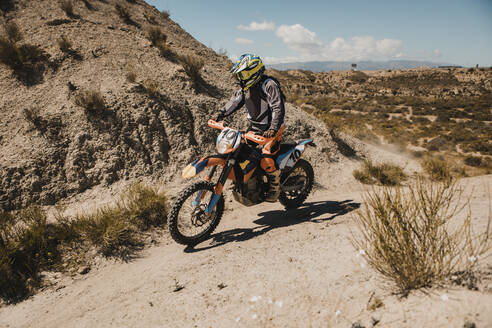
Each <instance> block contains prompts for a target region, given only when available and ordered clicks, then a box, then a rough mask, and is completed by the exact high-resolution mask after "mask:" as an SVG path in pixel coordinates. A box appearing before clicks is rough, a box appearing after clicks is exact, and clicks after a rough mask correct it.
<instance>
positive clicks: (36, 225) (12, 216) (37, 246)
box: [0, 184, 168, 302]
mask: <svg viewBox="0 0 492 328" xmlns="http://www.w3.org/2000/svg"><path fill="white" fill-rule="evenodd" d="M167 211H168V205H167V198H166V197H165V195H163V194H161V193H159V192H157V190H156V189H155V188H153V187H150V186H147V185H143V184H135V185H133V186H131V187H130V188H128V189H127V190H126V192H124V193H123V194H122V196H121V198H120V200H119V201H118V202H117V203H116V204H115V205H114V206H106V207H104V208H101V209H98V210H97V211H95V212H94V213H92V214H81V215H77V216H76V217H73V218H70V217H63V216H62V215H61V214H59V215H58V218H57V222H56V223H54V224H48V223H47V220H46V213H45V211H44V210H42V209H41V208H40V207H36V206H32V207H29V208H28V209H25V210H21V211H18V212H13V213H8V212H2V211H0V298H2V299H3V300H5V301H7V302H16V301H19V300H21V299H23V298H25V297H26V296H29V295H31V294H33V292H34V291H35V289H36V288H37V287H38V286H39V285H40V283H41V277H40V272H41V271H42V270H62V269H63V268H64V267H65V266H66V265H67V263H65V261H67V260H69V259H70V258H71V257H73V254H78V256H86V255H87V254H88V253H90V252H88V251H89V249H91V248H94V249H95V250H96V252H97V253H98V254H101V255H104V256H110V257H117V258H122V259H127V258H128V257H129V256H131V255H132V254H133V253H134V252H135V251H136V250H139V249H140V248H141V247H142V246H143V245H144V243H143V236H144V234H143V232H144V231H147V230H149V229H150V228H152V227H159V226H162V225H163V224H165V223H166V217H167ZM72 260H73V259H72ZM75 260H76V262H78V261H77V259H75ZM81 261H82V262H83V259H82V260H81Z"/></svg>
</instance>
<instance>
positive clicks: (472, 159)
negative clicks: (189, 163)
mask: <svg viewBox="0 0 492 328" xmlns="http://www.w3.org/2000/svg"><path fill="white" fill-rule="evenodd" d="M463 162H464V163H465V164H466V165H468V166H473V167H479V166H481V165H482V157H480V156H466V157H465V159H464V160H463Z"/></svg>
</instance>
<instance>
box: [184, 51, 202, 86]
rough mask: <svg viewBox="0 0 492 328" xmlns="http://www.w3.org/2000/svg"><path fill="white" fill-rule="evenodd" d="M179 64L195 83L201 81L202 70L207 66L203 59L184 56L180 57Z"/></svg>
mask: <svg viewBox="0 0 492 328" xmlns="http://www.w3.org/2000/svg"><path fill="white" fill-rule="evenodd" d="M179 62H180V63H181V66H183V69H184V71H185V73H186V75H188V76H189V77H190V78H191V80H192V81H193V82H195V83H196V82H198V81H200V80H201V75H200V70H201V69H202V68H203V66H204V65H205V62H204V60H203V59H202V58H200V57H196V56H193V55H182V56H179Z"/></svg>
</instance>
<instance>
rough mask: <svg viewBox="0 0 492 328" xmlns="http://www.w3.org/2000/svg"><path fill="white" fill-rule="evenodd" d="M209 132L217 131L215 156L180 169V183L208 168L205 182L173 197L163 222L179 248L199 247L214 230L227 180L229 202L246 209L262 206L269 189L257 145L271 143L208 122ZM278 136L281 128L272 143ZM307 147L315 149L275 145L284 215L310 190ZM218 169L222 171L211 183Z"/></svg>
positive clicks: (310, 142) (302, 145)
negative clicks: (230, 196) (233, 201)
mask: <svg viewBox="0 0 492 328" xmlns="http://www.w3.org/2000/svg"><path fill="white" fill-rule="evenodd" d="M208 126H209V127H211V128H215V129H219V130H221V132H220V134H219V136H218V137H217V142H216V148H217V152H218V154H215V155H211V156H207V157H202V158H200V159H197V160H195V161H194V162H192V163H191V164H189V165H188V166H186V167H185V168H184V169H183V173H182V176H183V178H184V179H191V178H193V177H194V176H196V175H197V174H199V173H200V172H202V171H203V170H204V169H205V168H206V167H210V168H211V169H210V171H209V173H208V175H207V176H206V177H205V180H204V181H198V182H195V183H193V184H191V185H190V186H188V187H187V188H186V189H184V190H182V191H181V192H180V193H179V194H178V196H177V197H176V200H175V201H174V204H173V205H172V207H171V212H170V215H169V218H168V226H169V231H170V233H171V236H172V238H173V239H174V240H175V241H176V242H177V243H180V244H183V245H196V244H198V243H200V242H202V241H203V240H205V239H207V238H208V237H209V236H210V234H211V233H212V232H213V231H214V230H215V228H216V227H217V226H218V224H219V222H220V219H221V218H222V214H223V212H224V195H223V187H224V185H225V183H226V181H227V180H228V179H230V180H232V183H233V191H232V195H233V197H234V199H235V200H236V201H238V202H239V203H241V204H243V205H245V206H252V205H256V204H260V203H262V202H264V200H265V198H266V195H267V191H268V189H269V183H268V179H267V177H266V172H265V171H264V170H263V169H262V167H261V166H260V160H261V157H262V154H261V150H259V149H257V145H265V144H267V143H268V142H270V141H271V140H272V138H265V137H263V136H261V135H257V134H255V133H254V132H252V131H249V132H243V131H239V130H235V129H232V128H229V127H224V123H223V122H216V121H214V120H209V121H208ZM282 131H283V127H282V129H281V130H280V131H279V133H277V135H276V136H275V137H274V138H278V137H279V136H280V137H279V138H278V139H277V140H280V139H281V137H282ZM248 141H250V142H248ZM306 145H309V146H313V147H315V146H316V145H315V144H314V142H313V140H312V139H302V140H297V141H294V142H285V143H280V149H279V151H278V153H277V155H275V157H274V160H275V163H276V165H277V166H278V168H279V169H280V170H281V175H280V191H281V192H280V196H279V201H280V203H281V204H282V205H284V207H285V208H286V209H290V208H296V207H298V206H300V205H301V204H302V203H303V202H304V201H305V200H306V198H307V196H308V195H309V193H310V192H311V189H312V187H313V182H314V172H313V168H312V166H311V164H309V162H308V161H306V160H304V159H301V158H300V157H301V155H302V153H303V152H304V150H305V148H306ZM219 166H220V167H221V168H222V171H221V173H220V176H219V178H218V180H217V181H216V182H215V183H213V182H212V179H213V176H214V174H215V172H216V171H217V167H219Z"/></svg>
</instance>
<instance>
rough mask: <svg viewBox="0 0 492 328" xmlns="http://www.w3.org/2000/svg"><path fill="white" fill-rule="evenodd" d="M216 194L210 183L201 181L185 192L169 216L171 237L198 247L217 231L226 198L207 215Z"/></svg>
mask: <svg viewBox="0 0 492 328" xmlns="http://www.w3.org/2000/svg"><path fill="white" fill-rule="evenodd" d="M213 194H214V186H213V184H211V183H210V182H206V181H200V182H196V183H194V184H192V185H191V186H189V187H188V188H186V189H185V190H183V191H182V192H181V193H180V194H179V195H178V198H177V199H176V201H175V202H174V204H173V206H172V208H171V213H170V215H169V222H168V224H169V232H170V233H171V237H172V238H173V239H174V240H175V241H176V242H177V243H180V244H183V245H196V244H198V243H200V242H202V241H203V240H205V239H207V237H208V236H209V235H210V234H211V233H212V232H213V231H214V230H215V228H216V227H217V225H218V224H219V222H220V219H221V218H222V213H223V212H224V197H220V198H219V201H218V202H217V205H216V206H215V209H214V210H213V211H212V213H211V214H210V215H207V214H206V213H205V210H206V209H207V206H208V204H209V202H210V200H211V198H212V196H213Z"/></svg>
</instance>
